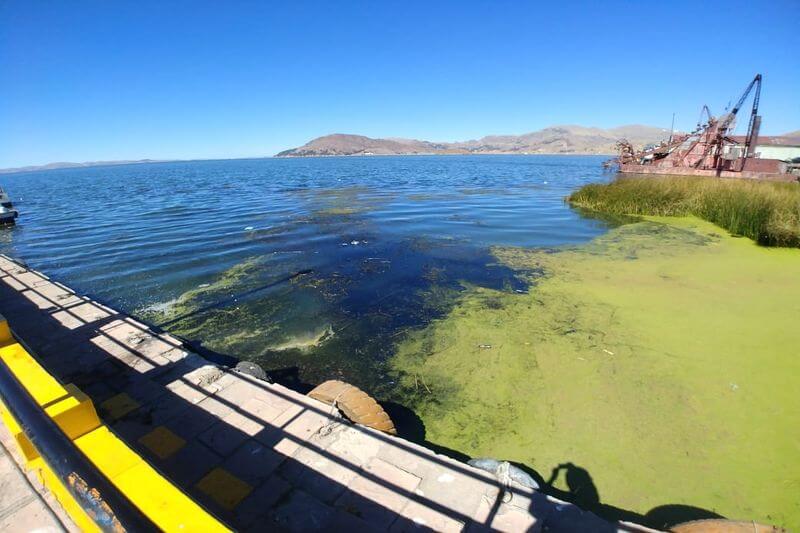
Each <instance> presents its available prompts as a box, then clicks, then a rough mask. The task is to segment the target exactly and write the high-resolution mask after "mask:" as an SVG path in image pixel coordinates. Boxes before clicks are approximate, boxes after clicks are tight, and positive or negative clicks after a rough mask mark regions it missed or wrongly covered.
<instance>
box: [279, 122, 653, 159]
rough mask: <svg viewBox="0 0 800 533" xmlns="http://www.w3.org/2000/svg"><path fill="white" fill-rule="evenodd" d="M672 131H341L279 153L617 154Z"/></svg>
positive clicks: (574, 128)
mask: <svg viewBox="0 0 800 533" xmlns="http://www.w3.org/2000/svg"><path fill="white" fill-rule="evenodd" d="M668 136H669V130H666V129H663V128H655V127H652V126H640V125H630V126H620V127H618V128H611V129H601V128H587V127H584V126H551V127H549V128H545V129H543V130H539V131H534V132H532V133H526V134H523V135H490V136H487V137H483V138H481V139H477V140H471V141H462V142H452V143H447V142H430V141H418V140H415V139H392V138H389V139H372V138H370V137H364V136H363V135H347V134H343V133H335V134H333V135H326V136H324V137H318V138H316V139H314V140H312V141H310V142H308V143H306V144H304V145H303V146H300V147H299V148H292V149H290V150H284V151H283V152H280V153H279V154H277V156H276V157H319V156H332V155H408V154H613V153H615V152H616V149H615V144H616V142H617V141H618V140H619V139H622V138H625V139H628V140H629V141H630V142H632V143H633V144H634V145H644V144H649V143H653V142H657V141H661V140H665V139H666V138H667V137H668Z"/></svg>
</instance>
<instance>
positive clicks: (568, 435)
mask: <svg viewBox="0 0 800 533" xmlns="http://www.w3.org/2000/svg"><path fill="white" fill-rule="evenodd" d="M494 253H495V255H496V257H497V258H498V259H499V260H500V261H502V262H504V263H506V264H508V265H510V266H513V267H514V268H516V269H519V271H520V272H523V273H526V274H525V275H527V276H529V277H530V280H531V282H532V287H531V289H530V291H529V292H528V293H527V294H515V293H509V292H501V291H494V290H489V289H485V288H480V287H471V288H469V290H468V291H466V293H465V294H462V295H461V296H460V300H459V302H458V303H457V305H455V306H454V307H453V308H452V310H451V311H450V312H449V313H448V314H447V315H446V316H445V318H443V319H441V320H437V321H435V322H434V323H432V324H431V325H430V326H429V327H427V328H425V329H423V330H421V331H417V332H414V333H412V334H410V335H408V336H407V338H405V339H404V340H403V341H402V342H401V343H400V344H399V347H398V351H397V353H396V355H395V357H394V358H393V360H392V362H391V364H392V367H393V368H394V371H395V373H396V375H397V379H398V383H399V387H398V392H397V399H398V400H400V401H402V402H405V403H407V404H409V405H411V406H412V407H414V408H415V410H416V411H417V412H418V413H419V415H420V417H421V418H422V420H423V422H424V423H425V426H426V430H427V439H428V440H429V441H431V442H435V443H437V444H439V445H442V446H446V447H448V448H452V449H455V450H458V451H461V452H464V453H467V454H470V455H472V456H492V457H498V458H502V459H508V460H514V461H518V462H520V463H524V464H525V465H528V466H529V467H532V468H534V469H535V470H536V471H538V472H540V473H541V474H543V475H544V476H545V477H547V475H548V474H549V473H550V471H551V469H553V468H554V467H556V466H557V465H559V464H562V463H565V462H571V463H573V464H575V465H578V466H580V467H582V468H585V469H586V470H587V471H588V472H589V473H590V475H591V476H592V478H593V480H594V483H595V485H596V487H597V489H598V491H599V494H600V498H601V499H602V501H603V502H604V503H606V504H610V505H613V506H616V507H619V508H623V509H627V510H630V511H633V512H635V513H639V514H641V515H645V514H646V513H647V512H648V511H650V510H651V509H653V508H655V507H658V506H661V505H666V504H684V505H690V506H695V507H700V508H703V509H707V510H710V511H714V512H716V513H719V514H721V515H724V516H727V517H731V518H741V519H755V520H758V521H762V522H768V523H777V524H779V525H783V526H786V527H790V528H797V527H800V461H798V457H800V400H798V397H797V391H798V390H800V357H798V354H800V351H798V350H800V327H799V326H798V318H800V250H796V249H774V248H773V249H769V248H764V247H759V246H757V245H756V244H755V243H753V241H751V240H749V239H743V238H734V237H731V236H730V235H729V234H727V233H725V232H723V231H722V230H720V229H719V228H718V227H716V226H714V225H712V224H710V223H707V222H704V221H701V220H699V219H695V218H677V219H676V218H673V219H656V218H651V219H647V220H645V221H642V222H639V223H635V224H629V225H625V226H621V227H619V228H616V229H614V230H612V231H610V232H609V233H608V234H606V235H604V236H602V237H599V238H598V239H596V240H594V241H593V242H591V243H589V244H587V245H585V246H580V247H576V248H571V249H563V250H558V251H552V250H550V251H532V250H527V249H517V248H497V249H495V250H494ZM556 486H557V487H558V488H561V489H564V490H566V489H567V486H566V485H563V482H562V481H558V482H557V483H556Z"/></svg>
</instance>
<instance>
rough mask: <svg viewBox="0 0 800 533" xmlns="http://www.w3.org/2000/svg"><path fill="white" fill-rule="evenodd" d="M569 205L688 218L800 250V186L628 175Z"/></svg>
mask: <svg viewBox="0 0 800 533" xmlns="http://www.w3.org/2000/svg"><path fill="white" fill-rule="evenodd" d="M568 201H569V202H570V203H571V204H572V205H574V206H576V207H579V208H584V209H588V210H590V211H597V212H601V213H606V214H616V215H653V216H687V215H694V216H696V217H699V218H702V219H705V220H708V221H709V222H713V223H715V224H717V225H718V226H720V227H722V228H724V229H726V230H728V231H730V232H731V233H733V234H734V235H742V236H744V237H749V238H751V239H753V240H754V241H756V242H758V243H759V244H765V245H771V246H794V247H797V246H800V184H798V183H776V182H767V181H755V180H739V179H718V178H698V177H678V176H658V177H652V176H649V177H622V178H618V179H616V180H614V181H612V182H611V183H608V184H599V183H598V184H589V185H585V186H583V187H581V188H580V189H578V190H577V191H576V192H574V193H572V194H571V195H570V196H569V198H568Z"/></svg>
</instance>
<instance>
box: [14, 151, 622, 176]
mask: <svg viewBox="0 0 800 533" xmlns="http://www.w3.org/2000/svg"><path fill="white" fill-rule="evenodd" d="M415 156H419V157H440V156H448V157H450V156H527V157H536V156H546V157H552V156H581V157H590V156H594V157H613V154H594V153H585V152H555V153H536V154H527V153H526V154H521V153H519V152H491V153H487V152H477V153H469V154H452V153H451V154H437V153H415V154H369V155H367V154H335V155H288V156H278V155H266V156H254V157H230V158H213V159H162V160H139V161H124V162H119V163H117V162H113V161H109V162H103V163H101V164H97V165H92V164H84V163H75V164H74V165H69V166H63V167H52V168H45V167H46V165H42V166H40V167H36V168H26V167H20V168H19V169H15V168H4V169H0V179H2V177H4V176H12V175H17V174H33V173H38V172H56V171H61V170H80V169H92V168H104V167H105V168H108V167H122V166H133V165H154V164H169V163H200V162H214V161H259V160H265V159H280V160H287V159H329V158H357V157H363V158H371V157H415Z"/></svg>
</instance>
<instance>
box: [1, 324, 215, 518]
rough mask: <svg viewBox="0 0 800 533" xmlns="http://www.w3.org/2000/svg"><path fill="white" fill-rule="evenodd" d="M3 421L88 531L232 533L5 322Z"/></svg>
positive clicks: (46, 482)
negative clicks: (111, 426)
mask: <svg viewBox="0 0 800 533" xmlns="http://www.w3.org/2000/svg"><path fill="white" fill-rule="evenodd" d="M0 416H1V417H2V420H3V422H4V423H5V425H6V427H7V428H8V429H9V431H10V432H11V434H12V435H13V437H14V440H15V441H16V443H17V445H18V447H19V450H20V453H21V454H22V456H23V458H24V460H25V466H26V468H27V469H28V470H31V471H33V472H35V473H36V475H37V476H38V477H39V479H40V480H41V481H42V483H43V484H44V485H45V486H46V487H47V488H48V489H49V490H50V491H51V492H52V493H53V495H54V496H55V497H56V498H57V499H58V501H59V502H60V503H61V505H62V506H63V507H64V509H65V510H66V511H67V513H68V514H69V515H70V518H72V520H73V521H74V522H75V524H76V525H77V526H78V527H79V528H80V529H81V530H82V531H158V530H160V531H183V532H187V531H203V532H206V531H228V530H229V529H228V528H227V527H226V526H225V525H224V524H222V523H221V522H219V521H218V520H217V519H216V518H214V517H213V516H212V515H211V514H209V513H208V512H207V511H206V510H205V509H203V508H202V507H201V506H200V505H198V504H197V503H196V502H194V501H193V500H192V499H191V498H190V497H189V496H187V495H186V494H184V493H183V492H182V491H181V490H180V489H178V488H177V487H175V486H174V485H173V484H172V483H171V482H170V481H169V480H167V479H165V478H164V477H163V476H162V475H161V474H160V473H158V472H157V471H156V470H155V469H154V468H153V467H152V466H151V465H149V464H148V463H147V462H146V461H145V460H143V459H142V458H141V457H140V456H139V455H138V454H136V453H135V452H134V451H133V450H131V449H130V448H129V447H128V446H127V445H126V444H125V443H124V442H123V441H122V440H120V439H119V438H118V437H117V436H116V435H115V434H114V433H112V432H111V431H110V430H109V429H108V427H107V426H105V425H104V424H103V423H102V421H101V420H100V419H99V418H98V416H97V412H96V411H95V408H94V405H93V404H92V401H91V400H90V399H89V398H88V397H87V396H86V395H85V394H83V393H82V392H81V391H80V390H79V389H78V388H77V387H75V386H74V385H72V384H67V385H62V384H60V383H59V382H58V380H56V379H55V378H54V377H53V376H52V375H50V373H49V372H47V370H45V369H44V368H43V367H42V365H41V364H39V362H38V361H37V360H36V359H35V358H34V357H33V356H32V355H31V354H30V353H29V352H28V350H26V349H25V347H24V346H23V345H22V344H21V343H19V342H18V341H17V339H16V338H15V337H14V335H13V334H12V332H11V330H10V328H9V326H8V322H6V320H5V319H4V318H3V317H2V316H1V315H0Z"/></svg>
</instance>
